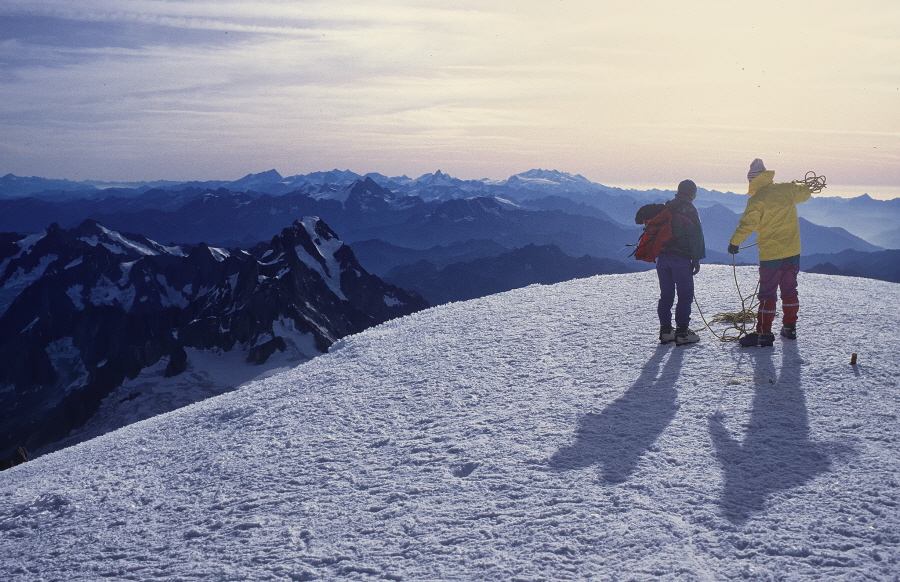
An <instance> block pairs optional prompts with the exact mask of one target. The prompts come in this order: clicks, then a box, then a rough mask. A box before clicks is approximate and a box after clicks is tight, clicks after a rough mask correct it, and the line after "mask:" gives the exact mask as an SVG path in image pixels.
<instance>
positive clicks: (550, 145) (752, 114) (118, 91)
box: [0, 0, 900, 183]
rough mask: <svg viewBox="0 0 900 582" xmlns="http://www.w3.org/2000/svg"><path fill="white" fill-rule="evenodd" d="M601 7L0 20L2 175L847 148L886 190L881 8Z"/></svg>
mask: <svg viewBox="0 0 900 582" xmlns="http://www.w3.org/2000/svg"><path fill="white" fill-rule="evenodd" d="M614 8H615V9H613V8H612V7H610V6H609V5H608V4H607V3H597V2H588V1H587V0H560V1H559V2H554V3H538V2H525V3H522V2H512V1H505V0H504V1H489V2H484V1H481V2H474V1H472V2H456V3H453V4H452V7H448V6H447V5H446V3H439V2H432V1H422V0H420V1H416V0H408V1H405V2H404V1H398V0H373V1H371V2H365V3H363V2H347V1H341V0H336V1H335V0H330V1H328V2H325V1H317V2H304V1H296V0H290V1H276V0H269V1H262V0H257V1H251V2H243V1H216V2H211V1H210V2H198V1H177V0H169V1H161V0H135V1H128V0H77V1H71V2H59V1H58V0H27V1H24V0H6V1H5V2H3V3H2V4H0V123H2V125H3V128H4V137H3V139H2V141H0V157H2V159H4V160H8V161H7V162H6V163H8V164H10V166H9V167H6V168H0V172H3V171H13V172H18V173H27V172H32V173H39V174H49V175H51V176H60V177H71V172H72V168H74V167H78V164H80V168H81V170H79V171H80V172H82V173H85V172H89V173H91V174H92V175H91V177H95V178H98V179H107V178H109V179H136V178H139V177H140V178H159V177H172V178H204V177H238V176H239V175H242V174H243V173H246V172H249V171H258V170H259V168H260V167H266V168H268V167H272V166H273V165H276V164H279V163H283V164H286V165H285V166H283V167H282V168H281V169H282V171H284V172H300V171H312V170H318V169H322V168H323V167H329V168H330V167H334V166H337V165H340V164H346V166H347V167H354V168H356V169H357V170H358V171H360V170H361V171H371V170H378V171H384V172H386V173H412V174H414V173H418V172H424V171H432V170H434V169H436V168H435V167H434V164H435V163H437V162H436V160H439V159H440V157H441V155H440V154H441V153H443V154H444V156H445V158H446V159H448V160H452V163H453V165H452V166H446V165H444V168H445V170H447V171H455V172H456V173H457V174H459V175H462V176H463V177H474V176H478V177H484V176H488V177H504V175H508V173H513V172H516V171H521V170H522V169H523V168H527V167H530V165H531V164H535V165H556V166H558V167H560V169H567V168H568V169H570V170H571V171H575V172H579V173H582V174H585V175H588V176H590V177H592V178H594V179H598V180H605V181H607V182H609V181H611V180H610V177H612V180H613V181H614V180H615V179H617V178H618V179H622V180H626V179H630V181H641V182H645V181H647V179H648V177H647V176H648V175H655V176H661V177H662V176H666V177H667V176H668V175H669V174H671V172H672V168H673V167H675V168H684V167H690V168H697V169H698V170H699V171H707V172H710V173H711V174H715V173H716V172H725V171H728V168H730V167H732V166H734V165H737V164H740V165H744V164H745V160H744V158H745V157H746V156H747V153H746V152H748V151H751V150H752V151H756V152H759V151H761V150H767V151H771V152H773V155H778V156H780V157H783V158H784V159H786V160H789V161H793V160H796V162H797V163H798V164H800V161H801V160H803V159H808V158H810V157H811V158H816V157H820V158H822V159H825V158H829V159H830V160H831V159H833V152H835V151H837V150H842V151H843V150H845V149H846V147H848V144H850V147H852V148H854V149H853V151H851V152H848V153H847V156H846V157H847V159H848V160H849V159H851V158H853V159H858V158H866V157H867V156H869V155H870V154H871V151H869V152H868V153H866V152H864V150H873V149H880V152H879V156H872V163H871V164H866V169H865V170H864V172H865V173H866V175H870V174H871V173H872V172H873V169H872V168H873V167H876V168H878V169H877V173H879V175H880V176H881V177H880V178H879V179H880V180H882V181H884V180H897V181H898V183H900V169H897V168H896V167H891V166H892V163H891V162H888V161H879V160H890V159H893V158H890V156H885V155H884V152H887V151H893V152H897V151H898V150H900V145H898V140H897V136H898V133H900V118H898V116H897V115H896V111H897V104H898V98H900V89H898V87H900V73H898V71H900V67H898V57H897V55H898V54H900V39H898V38H897V37H896V34H895V32H894V31H895V30H896V27H897V26H900V8H898V7H897V6H896V3H895V2H887V1H879V0H861V2H860V3H858V4H855V5H854V7H852V8H850V7H846V6H843V5H841V4H840V3H837V2H836V1H832V0H827V1H826V2H824V3H822V4H821V5H817V6H816V8H815V10H811V9H810V7H809V6H808V4H807V3H805V2H802V1H800V0H788V1H787V2H785V3H781V4H779V6H778V7H775V8H765V7H757V8H755V9H752V10H751V9H749V8H747V7H746V6H743V5H735V4H733V3H723V2H698V3H693V4H690V5H689V6H685V5H682V4H681V3H671V2H664V1H662V0H643V1H642V2H639V3H633V5H616V6H615V7H614ZM780 128H796V130H792V129H780ZM841 140H843V143H841ZM329 160H330V161H329ZM835 163H836V162H835ZM320 164H323V165H320ZM873 164H874V165H873ZM851 166H852V164H850V163H849V162H848V165H847V171H848V172H851V173H852V171H853V170H852V168H851ZM893 166H896V164H893ZM856 167H862V166H860V165H859V164H858V163H857V164H856ZM153 170H155V171H156V174H155V175H152V176H148V175H146V174H145V173H146V172H148V171H153ZM135 172H143V174H142V175H141V176H136V175H134V173H135ZM179 172H180V174H178V175H175V174H176V173H179ZM862 172H863V171H862V170H860V175H857V176H855V177H854V179H856V180H857V181H862V179H863V177H864V176H862V175H861V173H862ZM636 173H641V174H644V175H643V176H641V177H640V178H638V177H635V176H634V174H636ZM710 179H711V180H712V181H724V180H726V179H730V176H729V177H726V176H724V175H721V176H715V175H711V176H710Z"/></svg>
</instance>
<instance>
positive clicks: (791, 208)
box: [729, 170, 812, 261]
mask: <svg viewBox="0 0 900 582" xmlns="http://www.w3.org/2000/svg"><path fill="white" fill-rule="evenodd" d="M774 177H775V172H774V171H773V170H766V171H764V172H763V173H761V174H760V175H758V176H756V177H755V178H753V180H752V181H751V182H750V189H749V191H748V192H747V194H748V195H749V196H750V200H748V201H747V208H746V209H745V210H744V215H743V216H742V217H741V220H740V221H739V222H738V226H737V228H736V229H735V230H734V234H733V235H732V236H731V241H729V242H730V243H731V244H733V245H740V244H741V243H742V242H744V241H745V240H747V237H748V236H750V234H751V233H752V232H753V231H754V230H755V231H756V233H757V234H756V242H757V243H758V244H759V260H760V261H772V260H775V259H784V258H787V257H793V256H794V255H799V254H800V219H799V218H798V217H797V205H798V204H800V203H801V202H806V201H807V200H809V197H810V196H811V195H812V193H811V192H810V190H809V187H807V186H806V184H794V183H793V182H784V183H781V184H774V183H773V182H772V179H773V178H774Z"/></svg>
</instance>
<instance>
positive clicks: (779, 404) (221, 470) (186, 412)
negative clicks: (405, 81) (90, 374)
mask: <svg viewBox="0 0 900 582" xmlns="http://www.w3.org/2000/svg"><path fill="white" fill-rule="evenodd" d="M737 275H738V279H739V282H740V284H741V285H742V286H745V287H750V288H752V285H753V284H754V282H755V278H756V275H757V274H756V270H755V269H754V268H751V267H745V268H738V271H737ZM656 295H657V289H656V281H655V275H654V274H653V273H652V272H644V273H634V274H627V275H607V276H599V277H593V278H589V279H581V280H575V281H569V282H566V283H560V284H556V285H552V286H537V285H535V286H530V287H526V288H523V289H518V290H514V291H510V292H507V293H502V294H498V295H492V296H488V297H484V298H481V299H476V300H473V301H467V302H464V303H455V304H447V305H442V306H439V307H436V308H432V309H428V310H425V311H420V312H418V313H414V314H412V315H410V316H407V317H402V318H399V319H394V320H391V321H389V322H387V323H384V324H382V325H379V326H377V327H373V328H370V329H368V330H366V331H364V332H362V333H359V334H356V335H351V336H348V337H345V338H344V339H342V340H341V341H339V342H338V343H336V344H335V345H334V346H333V347H332V349H331V351H330V352H329V353H328V354H326V355H323V356H320V357H318V358H316V359H314V360H311V361H310V362H307V363H305V364H303V365H300V366H298V367H297V368H295V369H294V370H292V371H288V372H285V373H283V374H280V375H278V376H273V377H270V378H268V379H266V380H262V381H259V382H256V383H253V384H251V385H249V386H247V387H245V388H242V389H240V390H238V391H235V392H232V393H230V394H226V395H223V396H220V397H217V398H212V399H209V400H206V401H204V402H201V403H197V404H194V405H192V406H190V407H187V408H184V409H181V410H178V411H175V412H172V413H169V414H166V415H163V416H160V417H157V418H153V419H150V420H147V421H144V422H141V423H138V424H134V425H131V426H128V427H126V428H124V429H121V430H119V431H117V432H114V433H110V434H107V435H105V436H103V437H100V438H97V439H94V440H91V441H88V442H85V443H83V444H80V445H77V446H74V447H71V448H68V449H65V450H62V451H59V452H56V453H53V454H49V455H45V456H43V457H40V458H38V459H36V460H34V461H32V462H29V463H25V464H23V465H19V466H17V467H14V468H12V469H10V470H8V471H5V472H3V473H0V578H3V579H4V580H11V581H16V582H18V581H23V582H24V581H29V580H38V579H51V578H65V579H67V580H94V579H99V578H104V579H133V578H137V579H142V580H154V579H161V580H172V579H201V578H209V579H241V580H285V581H289V580H338V579H340V580H379V579H380V580H537V579H541V580H585V579H592V580H776V579H784V580H843V581H851V580H894V579H896V577H897V572H898V565H900V533H898V532H900V482H898V477H897V475H898V471H900V455H898V449H897V430H896V429H897V415H898V403H900V364H898V361H897V358H896V353H895V341H894V335H895V329H894V328H895V326H892V325H882V323H883V322H896V314H895V313H894V312H893V306H894V305H896V304H897V302H898V299H900V286H898V285H897V284H893V283H884V282H878V281H872V280H864V279H853V278H845V277H832V276H826V275H812V274H804V275H803V276H802V278H801V300H802V310H801V320H800V327H799V330H800V339H799V340H798V341H796V342H788V341H779V342H777V343H776V345H775V347H774V348H768V349H762V348H755V349H742V348H740V347H738V346H737V345H736V344H735V343H721V342H718V341H716V340H715V339H713V337H712V336H711V335H710V334H709V333H708V332H701V333H702V340H701V342H700V343H699V344H696V345H693V346H688V347H682V348H674V347H672V346H659V345H657V343H656V338H655V336H656V326H655V321H654V320H655V300H656ZM736 295H737V292H736V290H735V288H734V283H733V281H732V271H731V268H730V267H723V266H705V267H704V268H703V270H702V271H701V273H700V274H699V275H698V277H697V298H698V301H699V302H700V304H701V306H702V308H703V309H704V311H705V312H708V313H716V312H720V311H729V310H733V309H734V307H735V303H736V301H737V299H736ZM851 297H852V298H860V297H879V301H877V302H872V303H871V304H869V305H867V307H866V309H867V314H866V318H865V320H864V321H863V322H860V317H859V313H858V312H857V311H856V308H855V307H854V304H853V302H850V301H847V298H851ZM610 298H615V301H611V300H610ZM866 322H869V323H868V324H867V323H866ZM696 323H697V321H696V320H695V324H696ZM851 352H854V353H858V354H859V361H858V364H857V365H856V366H850V365H849V359H850V353H851Z"/></svg>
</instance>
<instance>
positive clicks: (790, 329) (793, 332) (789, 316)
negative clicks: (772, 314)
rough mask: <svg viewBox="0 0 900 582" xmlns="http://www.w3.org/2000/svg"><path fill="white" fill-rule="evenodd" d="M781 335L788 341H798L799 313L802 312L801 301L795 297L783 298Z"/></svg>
mask: <svg viewBox="0 0 900 582" xmlns="http://www.w3.org/2000/svg"><path fill="white" fill-rule="evenodd" d="M781 309H782V310H783V311H784V315H782V316H781V325H782V326H784V327H782V328H781V335H782V336H783V337H786V338H787V339H797V312H798V311H800V300H799V299H798V298H797V297H796V296H794V297H782V298H781Z"/></svg>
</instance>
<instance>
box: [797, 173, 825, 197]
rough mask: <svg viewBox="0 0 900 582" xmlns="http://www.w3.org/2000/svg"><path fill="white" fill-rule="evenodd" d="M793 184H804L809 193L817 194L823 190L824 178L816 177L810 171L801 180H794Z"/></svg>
mask: <svg viewBox="0 0 900 582" xmlns="http://www.w3.org/2000/svg"><path fill="white" fill-rule="evenodd" d="M793 183H794V184H806V186H807V187H808V188H809V191H810V192H812V193H813V194H818V193H819V192H821V191H822V190H824V189H825V186H826V184H825V176H816V173H815V172H813V171H812V170H810V171H809V172H807V173H806V175H805V176H804V177H803V179H802V180H794V181H793Z"/></svg>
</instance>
